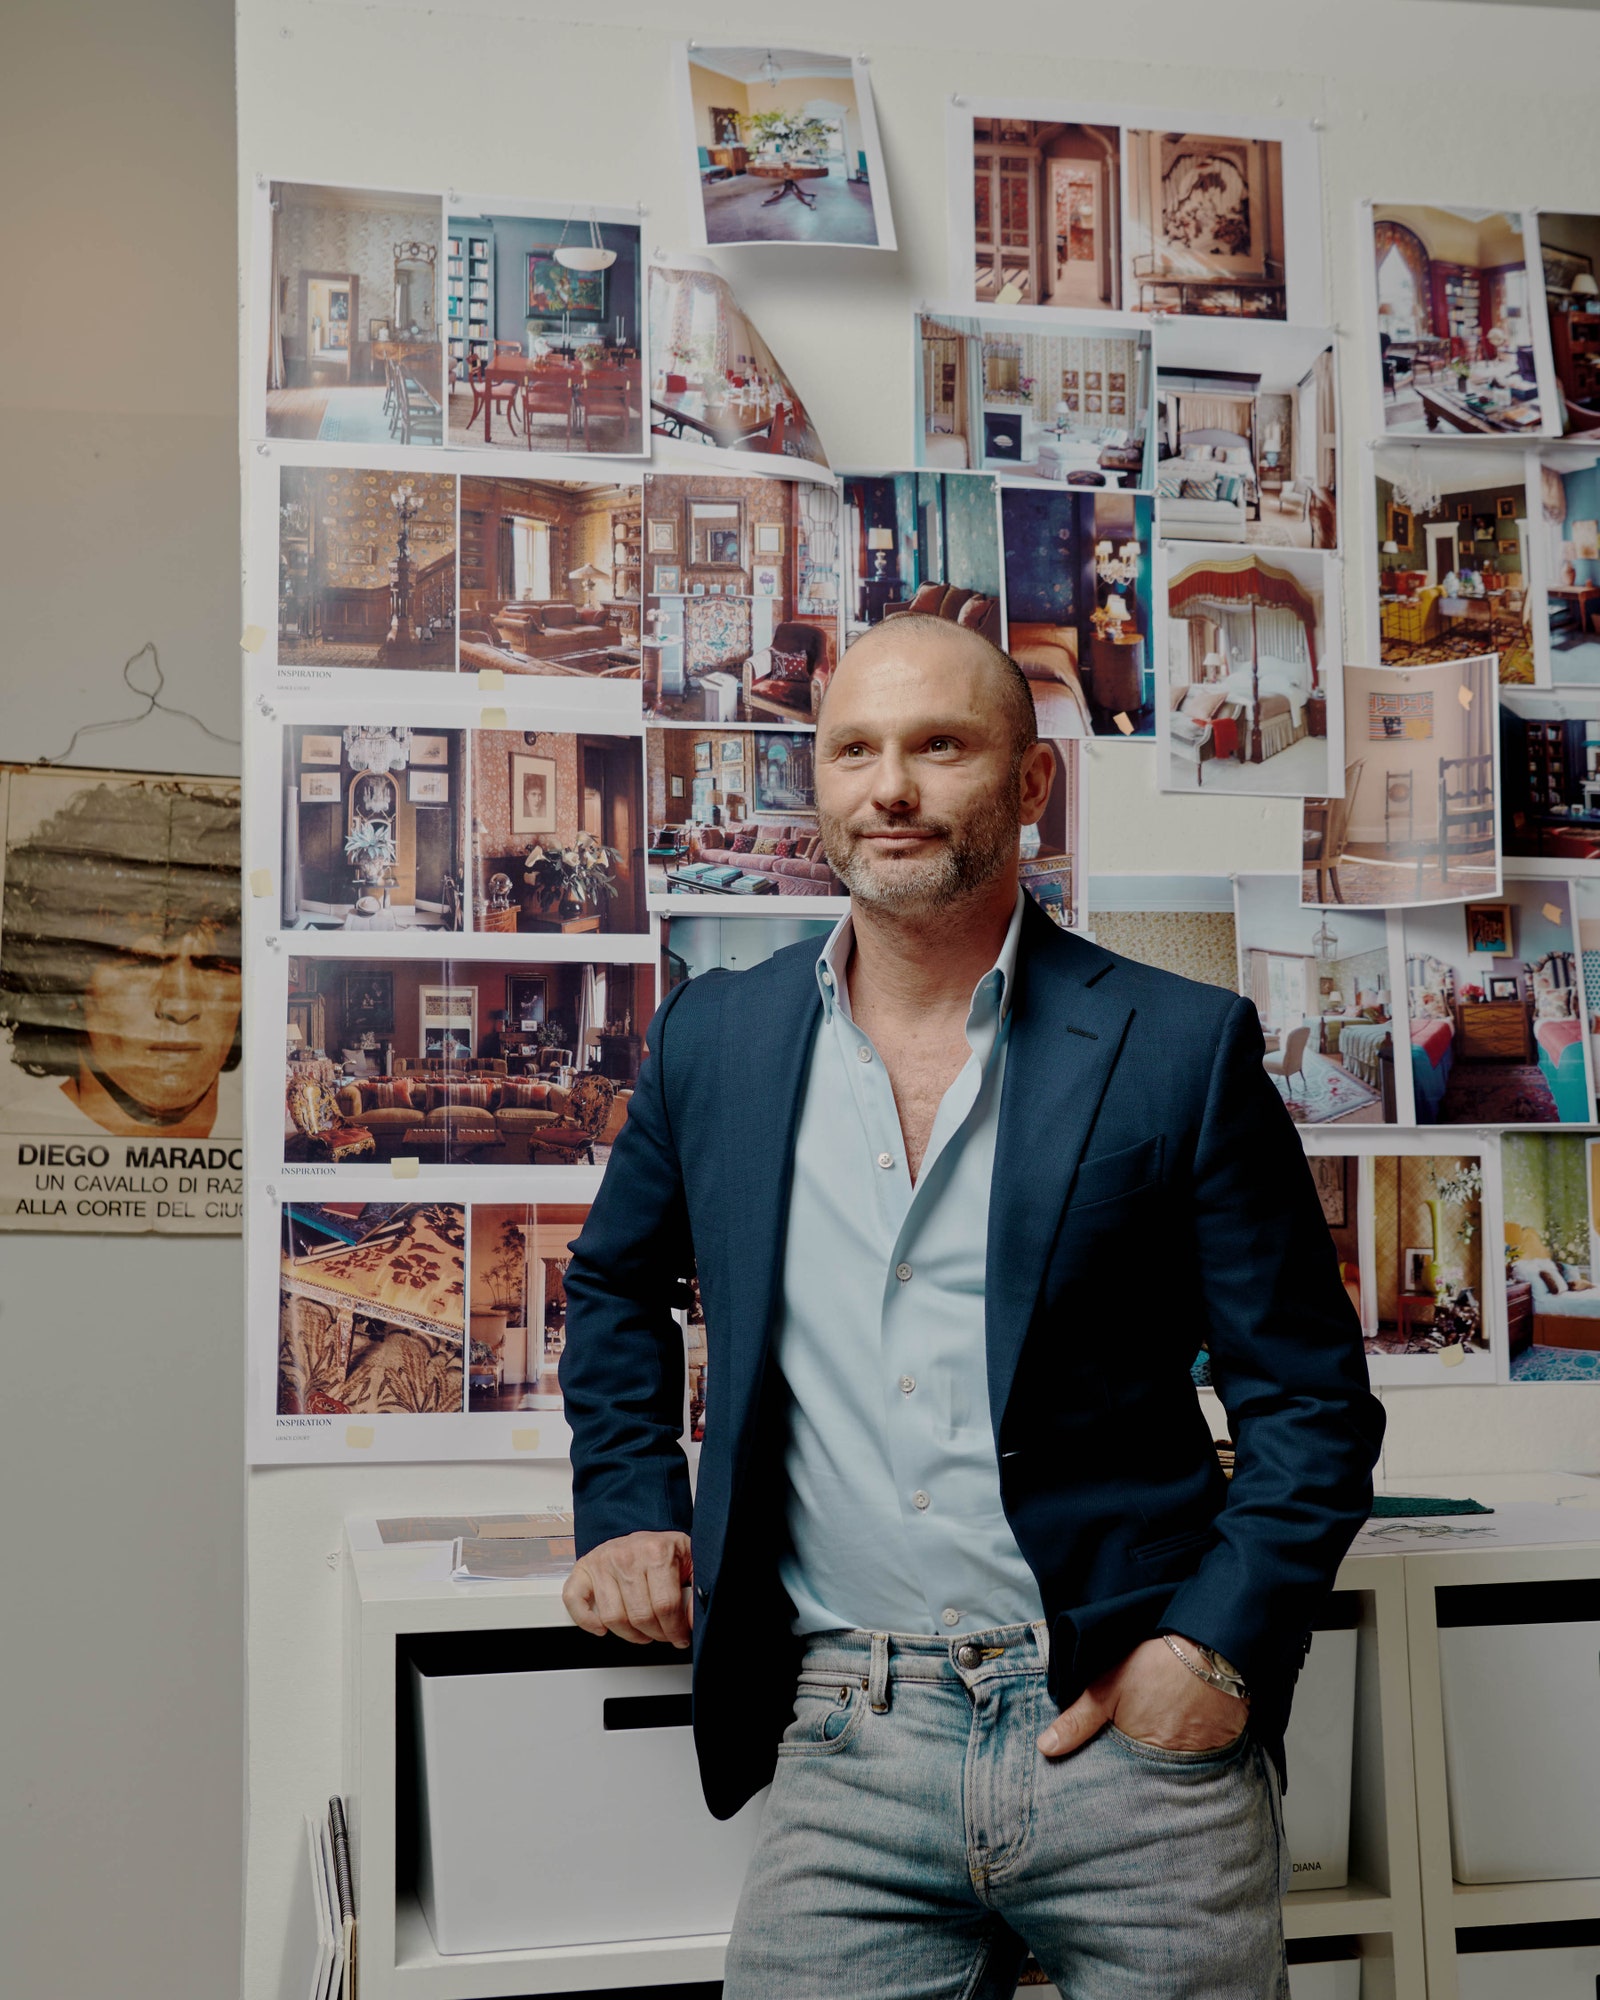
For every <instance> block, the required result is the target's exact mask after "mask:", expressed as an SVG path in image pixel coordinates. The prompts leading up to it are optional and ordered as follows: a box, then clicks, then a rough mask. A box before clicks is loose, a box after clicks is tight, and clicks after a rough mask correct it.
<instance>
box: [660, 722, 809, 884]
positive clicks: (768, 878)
mask: <svg viewBox="0 0 1600 2000" xmlns="http://www.w3.org/2000/svg"><path fill="white" fill-rule="evenodd" d="M645 806H646V811H647V812H648V814H649V828H650V846H649V850H648V859H649V875H648V883H649V893H650V899H651V907H652V908H658V909H661V910H663V911H667V910H669V909H670V905H669V903H668V901H667V899H668V898H677V897H681V896H704V897H707V898H712V897H714V898H716V899H717V901H718V905H719V907H721V908H725V909H726V910H728V911H729V912H733V911H736V910H738V909H739V908H740V907H746V908H748V907H750V905H751V904H752V903H753V902H763V901H765V899H766V898H767V897H770V896H785V897H802V896H803V897H819V896H829V897H842V896H843V895H844V894H845V887H844V884H843V883H842V882H841V881H840V880H839V878H838V876H837V875H835V874H834V872H833V870H832V869H831V868H830V867H829V866H828V861H827V857H826V856H825V855H824V854H823V852H822V835H821V831H820V829H819V827H818V823H817V793H816V737H815V736H814V735H813V733H812V732H811V731H810V730H809V729H738V728H725V727H722V726H719V725H711V726H697V725H694V724H688V723H666V724H662V723H652V724H649V725H647V727H646V729H645ZM730 898H737V899H738V900H737V901H730V900H726V899H730Z"/></svg>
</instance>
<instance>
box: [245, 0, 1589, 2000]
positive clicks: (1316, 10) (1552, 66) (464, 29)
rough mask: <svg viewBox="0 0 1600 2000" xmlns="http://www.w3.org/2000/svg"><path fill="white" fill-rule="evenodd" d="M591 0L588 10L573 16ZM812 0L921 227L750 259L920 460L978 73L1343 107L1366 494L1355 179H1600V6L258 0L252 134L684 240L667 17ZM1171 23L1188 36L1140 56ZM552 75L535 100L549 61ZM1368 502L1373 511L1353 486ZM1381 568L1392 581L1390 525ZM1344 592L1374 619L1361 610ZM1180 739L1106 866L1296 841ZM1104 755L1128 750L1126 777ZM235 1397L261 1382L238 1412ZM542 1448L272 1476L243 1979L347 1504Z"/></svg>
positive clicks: (314, 1748)
mask: <svg viewBox="0 0 1600 2000" xmlns="http://www.w3.org/2000/svg"><path fill="white" fill-rule="evenodd" d="M579 14H581V21H579V20H575V19H573V18H572V17H573V16H576V15H579ZM802 22H803V28H804V33H805V36H806V38H807V39H809V40H813V41H815V42H816V43H817V44H819V45H820V46H822V47H825V48H827V47H832V48H838V49H841V50H854V49H859V50H864V51H866V52H867V53H868V54H870V56H871V58H872V65H873V70H872V74H873V78H874V81H875V85H876V90H877V96H878V108H879V116H880V119H881V121H882V126H883V132H884V142H885V149H886V153H887V160H888V169H889V174H890V178H891V182H892V186H893V193H894V200H895V207H896V220H897V225H898V229H899V235H900V241H901V243H902V245H903V246H904V247H903V249H902V250H901V251H900V252H899V254H898V255H896V256H893V257H877V256H871V255H868V254H864V253H861V252H848V251H822V250H818V251H802V252H797V253H793V254H790V253H785V252H783V251H781V250H772V249H755V250H750V251H746V252H742V253H741V252H734V253H728V254H726V255H725V257H724V258H723V260H722V261H723V263H724V266H725V268H726V269H727V270H728V271H729V272H730V274H731V275H732V276H733V277H734V278H735V281H736V283H737V285H738V287H739V290H740V294H741V297H742V300H743V302H744V304H745V305H746V307H747V308H748V309H749V310H750V312H751V315H752V317H753V319H754V320H755V322H756V324H758V325H759V326H760V328H761V330H762V332H763V334H764V335H765V337H766V338H767V339H768V341H769V342H770V343H771V344H772V346H773V347H774V349H775V350H776V351H777V353H778V354H779V355H780V357H781V358H782V360H783V361H784V364H785V365H786V367H787V368H789V369H790V370H791V371H792V373H793V375H794V377H795V380H796V383H797V386H798V387H799V388H800V390H801V393H802V394H803V396H804V397H805V399H806V401H807V404H808V406H809V407H810V408H811V409H812V411H813V412H814V414H815V416H816V418H817V422H818V424H819V427H820V429H821V431H822V434H823V436H824V437H825V438H826V439H828V440H830V443H831V449H832V451H833V453H834V456H835V458H836V460H837V461H838V462H840V463H849V462H852V461H853V462H855V463H858V464H866V465H892V464H895V463H902V462H904V458H905V455H906V451H907V447H908V442H909V436H910V430H911V424H912V409H911V384H910V342H909V330H908V325H907V309H908V306H909V305H910V303H911V302H912V301H913V300H915V299H917V298H921V297H928V298H934V299H937V298H939V297H941V296H942V295H944V294H945V293H946V291H947V279H946V270H945V216H944V187H945V172H944V130H943V119H942V109H943V105H944V102H945V99H946V98H947V96H948V95H949V93H950V92H951V91H953V90H957V89H959V90H964V91H968V92H972V93H1007V92H1013V93H1014V92H1024V91H1025V92H1027V93H1029V94H1032V95H1036V96H1046V97H1048V96H1055V97H1057V98H1061V99H1070V98H1076V99H1085V98H1089V99H1117V98H1125V99H1135V100H1144V101H1155V102H1164V103H1170V104H1172V105H1173V106H1174V107H1175V108H1177V107H1182V108H1186V109H1195V108H1214V109H1215V112H1216V114H1217V117H1218V118H1219V120H1222V119H1225V118H1226V116H1227V114H1228V112H1229V111H1230V110H1238V111H1247V110H1248V111H1272V112H1280V113H1284V114H1287V115H1298V116H1315V117H1319V118H1321V119H1323V120H1324V121H1325V123H1326V132H1325V139H1324V147H1323V171H1324V187H1325V196H1326V200H1325V208H1326V219H1327V236H1328V257H1329V269H1330V273H1331V282H1332V292H1331V296H1332V300H1333V314H1334V317H1335V319H1336V321H1337V322H1338V323H1339V324H1340V326H1341V329H1342V334H1341V361H1342V365H1343V369H1344V392H1345V393H1344V414H1345V429H1344V438H1343V446H1344V465H1345V467H1346V475H1345V478H1346V493H1347V497H1349V498H1350V499H1352V500H1353V499H1354V495H1355V485H1356V479H1357V476H1358V474H1359V472H1360V469H1361V467H1362V463H1363V460H1362V455H1361V453H1360V451H1359V449H1358V447H1359V446H1360V445H1361V444H1362V443H1364V442H1365V440H1366V439H1367V438H1368V436H1369V434H1370V428H1371V420H1370V414H1369V404H1368V401H1367V396H1368V391H1369V386H1370V385H1369V383H1368V381H1367V373H1366V365H1365V364H1366V356H1365V354H1364V352H1363V351H1361V350H1360V349H1358V348H1357V347H1355V345H1354V344H1353V341H1352V338H1351V333H1350V329H1351V328H1353V327H1354V325H1355V322H1356V316H1357V299H1358V292H1357V287H1356V262H1355V259H1356V234H1355V227H1356V215H1355V204H1356V200H1357V198H1358V197H1359V196H1361V195H1364V194H1376V195H1378V196H1380V197H1388V198H1390V199H1398V198H1412V199H1421V200H1428V199H1432V200H1438V201H1446V202H1451V203H1466V204H1478V205H1483V206H1490V205H1496V206H1497V205H1500V204H1503V203H1515V202H1543V203H1545V204H1546V205H1548V206H1556V207H1560V206H1581V205H1582V203H1583V201H1584V200H1585V198H1586V197H1585V194H1584V190H1586V189H1588V188H1592V187H1593V186H1595V185H1596V184H1597V178H1600V176H1597V168H1600V127H1597V126H1596V123H1595V121H1594V118H1593V115H1592V79H1593V77H1594V75H1595V74H1596V59H1597V57H1600V22H1596V21H1595V20H1593V19H1592V18H1590V17H1588V16H1586V15H1583V14H1578V13H1574V12H1568V11H1563V12H1556V13H1549V14H1545V13H1540V12H1530V11H1527V10H1521V9H1519V10H1518V11H1517V12H1516V13H1514V14H1512V13H1509V12H1507V11H1505V10H1502V9H1499V8H1496V7H1493V6H1473V7H1471V8H1470V9H1469V8H1463V7H1456V6H1447V5H1440V4H1427V0H1416V4H1409V5H1398V4H1395V0H1319V4H1311V3H1310V0H1208V4H1207V5H1205V6H1204V7H1197V6H1195V5H1193V4H1192V0H1123V4H1121V5H1119V6H1116V7H1108V6H1105V5H1104V4H1094V5H1091V4H1088V0H1008V4H1001V5H995V6H990V7H987V8H982V9H976V8H973V7H972V6H970V5H958V4H955V0H875V4H874V0H811V4H809V5H808V6H807V7H806V8H805V9H803V10H801V12H800V13H799V14H796V13H795V12H794V11H793V10H783V9H781V8H779V7H777V6H775V5H772V4H770V0H746V4H743V5H741V6H739V7H737V8H734V7H731V6H727V5H716V4H711V5H707V6H705V7H702V8H701V10H700V11H698V12H694V13H691V14H685V15H682V16H681V17H678V18H674V10H672V9H670V8H669V7H667V6H664V5H662V4H660V0H633V4H619V3H618V0H584V4H583V5H582V6H581V8H580V6H579V5H578V0H567V4H566V6H565V7H562V6H560V5H551V4H541V0H456V4H455V5H453V6H446V5H442V4H441V5H435V6H434V7H433V8H432V9H431V10H429V9H424V8H422V7H411V6H402V5H400V4H398V0H379V4H376V5H354V4H351V5H344V4H338V3H337V0H242V4H241V7H240V29H239V34H240V49H239V62H240V127H241V129H240V165H241V170H242V178H243V181H244V182H245V184H246V185H248V184H250V183H251V182H253V180H254V177H255V176H256V175H257V174H284V175H294V176H295V177H298V178H302V179H317V178H324V179H328V180H334V181H338V180H346V179H347V180H352V181H363V182H367V183H371V184H377V185H380V186H381V185H385V184H390V185H398V186H411V187H427V186H438V187H441V188H453V189H456V190H459V191H461V192H462V193H463V194H467V195H473V194H486V195H492V194H499V195H517V196H541V197H553V198H556V199H573V198H581V199H583V200H593V201H599V202H627V201H632V200H636V199H638V198H640V197H641V196H643V197H644V198H645V199H646V200H647V201H648V202H649V203H650V204H651V214H650V217H649V220H648V224H647V227H648V231H649V237H650V240H651V241H652V242H653V243H659V244H661V245H663V246H668V247H670V246H674V245H681V244H682V243H683V242H684V240H685V236H684V230H683V206H682V202H683V194H682V190H681V189H680V187H679V185H678V183H677V181H676V180H675V179H674V178H673V177H672V176H671V175H669V174H667V173H665V172H664V171H663V168H664V163H665V162H667V161H668V160H670V159H671V158H672V157H673V155H674V150H675V146H676V135H675V132H674V127H673V98H672V93H671V91H670V89H669V87H668V84H667V81H666V77H665V68H664V64H665V44H666V42H667V41H668V39H669V38H670V37H671V36H673V35H674V34H690V33H692V34H695V35H698V36H700V37H702V38H704V39H706V40H708V41H713V40H716V39H719V38H720V39H725V40H727V41H730V42H741V43H742V42H748V41H750V40H751V39H752V38H755V37H758V36H759V35H762V34H767V33H770V34H772V35H773V37H774V38H775V39H776V38H779V37H783V38H785V39H788V38H790V37H791V36H792V35H793V34H794V33H796V32H797V31H798V30H799V29H800V27H801V24H802ZM1152 50H1159V51H1160V52H1161V58H1162V60H1161V62H1160V63H1159V64H1153V63H1146V62H1143V61H1140V60H1138V59H1137V58H1138V55H1139V53H1140V52H1143V51H1152ZM535 76H537V77H538V78H539V79H540V87H539V89H538V92H537V97H538V117H537V119H536V120H532V121H530V118H529V115H528V103H529V98H528V91H529V79H530V78H531V77H535ZM1347 518H1349V519H1350V520H1351V522H1352V523H1354V522H1355V521H1357V520H1358V519H1359V518H1360V516H1359V512H1358V510H1357V509H1356V508H1355V507H1354V506H1352V507H1351V508H1350V511H1349V515H1348V517H1347ZM1352 568H1353V570H1354V572H1355V574H1354V577H1353V579H1352V581H1354V582H1357V583H1361V582H1363V581H1364V576H1363V574H1362V572H1363V568H1364V555H1363V557H1362V558H1360V559H1358V560H1357V561H1356V562H1355V563H1354V564H1353V565H1352ZM1356 601H1357V600H1356V599H1355V598H1354V597H1353V596H1352V597H1351V598H1350V599H1349V600H1348V601H1347V605H1346V621H1345V625H1346V630H1347V631H1361V630H1362V629H1364V627H1363V624H1362V622H1361V621H1360V620H1359V619H1354V618H1352V617H1351V615H1350V613H1351V610H1352V608H1353V606H1354V604H1355V602H1356ZM1153 764H1154V754H1153V752H1152V751H1149V750H1146V749H1143V748H1135V747H1129V746H1126V745H1106V746H1099V747H1097V748H1095V749H1094V750H1093V752H1092V753H1091V757H1090V784H1091V792H1090V797H1091V808H1090V826H1091V850H1090V864H1091V867H1092V868H1093V869H1094V870H1096V871H1098V872H1113V871H1137V872H1150V873H1159V872H1163V871H1169V870H1173V869H1177V868H1180V867H1181V868H1182V869H1183V870H1184V871H1185V872H1193V871H1194V870H1196V869H1200V868H1213V869H1216V870H1218V871H1220V872H1224V873H1225V872H1228V871H1230V870H1234V869H1259V868H1263V867H1284V866H1293V865H1294V856H1295V852H1296V827H1297V822H1296V816H1295V813H1294V810H1293V808H1292V807H1290V806H1289V805H1286V804H1283V803H1281V802H1272V801H1267V802H1252V801H1248V800H1242V799H1231V800H1230V799H1208V800H1206V801H1205V802H1204V803H1203V804H1202V803H1201V802H1199V801H1197V800H1194V799H1192V798H1169V799H1163V798H1158V797H1157V795H1156V793H1155V790H1154V782H1153V778H1154V772H1153ZM1096 781H1098V782H1096ZM1385 1400H1386V1402H1387V1403H1388V1405H1389V1410H1390V1423H1391V1429H1390V1444H1389V1449H1388V1454H1387V1458H1386V1462H1385V1470H1386V1472H1387V1473H1389V1474H1390V1475H1391V1476H1395V1477H1401V1476H1404V1475H1408V1474H1410V1475H1418V1476H1422V1477H1426V1476H1428V1475H1429V1474H1431V1473H1437V1472H1440V1471H1443V1470H1455V1469H1460V1468H1472V1469H1475V1470H1481V1471H1489V1470H1498V1469H1507V1468H1536V1467H1552V1468H1564V1469H1568V1470H1574V1471H1576V1470H1589V1471H1593V1470H1596V1469H1600V1425H1597V1424H1596V1423H1595V1421H1594V1414H1593V1407H1592V1405H1593V1399H1592V1397H1588V1398H1586V1397H1585V1396H1583V1395H1582V1394H1579V1395H1572V1394H1568V1393H1559V1394H1556V1393H1552V1394H1546V1393H1544V1392H1542V1391H1540V1390H1538V1389H1523V1390H1510V1389H1507V1390H1492V1389H1479V1390H1465V1391H1461V1390H1455V1391H1451V1390H1443V1389H1441V1390H1437V1391H1434V1390H1408V1391H1391V1392H1389V1393H1388V1395H1387V1396H1386V1398H1385ZM229 1421H230V1422H231V1415H230V1417H229ZM557 1486H558V1482H557V1481H556V1480H555V1478H554V1477H553V1476H552V1475H551V1474H550V1473H549V1472H548V1471H544V1470H536V1469H513V1468H509V1467H491V1468H482V1469H473V1468H468V1467H461V1468H449V1467H429V1468H425V1469H419V1470H415V1471H404V1470H400V1469H390V1470H383V1469H379V1468H372V1469H370V1470H367V1471H359V1472H358V1471H348V1470H344V1469H339V1470H327V1471H309V1470H308V1471H299V1472H274V1473H271V1474H263V1475H257V1476H256V1477H255V1478H254V1479H253V1480H252V1483H251V1501H250V1522H249V1534H250V1550H251V1562H252V1593H251V1625H250V1666H251V1686H252V1702H251V1708H252V1714H251V1719H252V1750H251V1774H252V1775H251V1783H252V1791H253V1803H254V1817H253V1823H252V1841H251V1861H250V1870H251V1873H250V1882H251V1896H250V1916H249V1931H248V1938H247V1992H248V1993H249V1995H250V1996H251V2000H257V1996H264V1995H266V1994H267V1993H268V1992H269V1991H270V1989H271V1986H272V1981H273V1978H274V1976H275V1968H276V1961H277V1952H278V1947H279V1939H280V1936H281V1930H282V1923H283V1899H284V1893H285V1886H286V1883H287V1879H288V1871H289V1867H290V1857H291V1854H292V1851H293V1841H294V1824H295V1816H296V1815H297V1814H298V1813H299V1812H300V1811H301V1810H303V1809H304V1808H305V1807H306V1806H307V1805H309V1804H313V1803H315V1802H316V1800H317V1799H318V1798H319V1797H321V1796H322V1795H323V1794H325V1793H326V1792H327V1791H328V1790H330V1789H331V1788H332V1787H333V1785H334V1784H335V1783H336V1781H337V1776H338V1692H337V1688H338V1668H339V1662H338V1638H337V1622H336V1589H337V1578H336V1575H335V1574H334V1571H333V1570H332V1568H330V1566H329V1557H330V1555H331V1554H332V1552H333V1551H334V1550H335V1549H336V1546H337V1539H338V1531H339V1519H340V1515H341V1514H342V1513H343V1512H344V1511H346V1510H351V1511H356V1510H359V1511H364V1512H371V1511H374V1510H376V1509H379V1508H387V1507H391V1506H402V1505H403V1506H405V1507H407V1508H417V1509H421V1508H433V1507H440V1506H446V1505H467V1504H470V1505H474V1506H478V1505H483V1506H494V1505H503V1504H508V1503H512V1502H515V1503H517V1504H537V1503H538V1502H539V1501H540V1500H542V1499H545V1498H547V1497H550V1496H551V1495H552V1494H553V1492H554V1491H555V1490H556V1488H557Z"/></svg>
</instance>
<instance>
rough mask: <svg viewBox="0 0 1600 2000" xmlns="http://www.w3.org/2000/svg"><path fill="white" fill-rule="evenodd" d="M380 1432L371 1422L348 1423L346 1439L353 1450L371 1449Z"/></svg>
mask: <svg viewBox="0 0 1600 2000" xmlns="http://www.w3.org/2000/svg"><path fill="white" fill-rule="evenodd" d="M377 1435H378V1433H377V1432H376V1431H375V1430H374V1429H373V1427H372V1425H371V1424H346V1425H345V1427H344V1441H345V1443H346V1444H347V1445H348V1446H349V1447H350V1449H351V1450H352V1451H371V1449H372V1446H373V1442H374V1440H375V1439H376V1438H377Z"/></svg>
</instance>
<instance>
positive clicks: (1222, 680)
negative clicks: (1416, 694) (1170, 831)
mask: <svg viewBox="0 0 1600 2000" xmlns="http://www.w3.org/2000/svg"><path fill="white" fill-rule="evenodd" d="M1163 555H1164V558H1165V562H1166V568H1167V579H1166V620H1165V625H1166V687H1165V690H1164V702H1163V706H1162V712H1161V716H1160V724H1161V726H1160V728H1159V730H1158V732H1157V735H1158V741H1159V743H1160V758H1159V763H1158V774H1159V783H1160V785H1161V788H1162V789H1163V790H1164V791H1174V792H1178V791H1182V792H1187V791H1201V792H1241V793H1242V792H1248V793H1254V794H1257V795H1259V796H1263V797H1266V796H1275V797H1280V798H1284V797H1287V798H1315V797H1320V796H1324V795H1326V794H1327V793H1329V792H1331V791H1333V790H1334V789H1336V788H1337V787H1338V786H1339V785H1340V784H1341V783H1342V782H1343V776H1342V773H1343V745H1344V733H1345V732H1344V656H1343V647H1342V645H1341V643H1340V633H1339V571H1338V565H1337V564H1336V563H1334V562H1333V561H1332V560H1331V559H1330V558H1328V557H1326V556H1322V555H1318V554H1314V553H1310V552H1306V553H1301V552H1300V551H1298V550H1292V549H1283V550H1275V551H1274V552H1273V555H1272V559H1271V560H1270V561H1268V559H1267V558H1266V557H1265V556H1258V555H1242V554H1239V553H1237V552H1236V551H1234V550H1233V549H1230V548H1216V549H1208V550H1200V549H1198V548H1194V547H1185V546H1182V545H1179V546H1177V547H1173V548H1170V549H1167V550H1164V551H1163Z"/></svg>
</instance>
